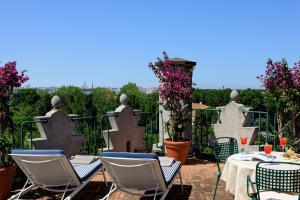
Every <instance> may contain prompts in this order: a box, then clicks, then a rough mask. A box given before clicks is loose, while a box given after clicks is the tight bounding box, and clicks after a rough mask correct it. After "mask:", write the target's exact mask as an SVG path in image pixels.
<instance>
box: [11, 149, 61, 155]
mask: <svg viewBox="0 0 300 200" xmlns="http://www.w3.org/2000/svg"><path fill="white" fill-rule="evenodd" d="M11 154H22V155H57V154H59V155H65V153H64V151H62V150H57V149H48V150H23V149H13V150H12V151H11Z"/></svg>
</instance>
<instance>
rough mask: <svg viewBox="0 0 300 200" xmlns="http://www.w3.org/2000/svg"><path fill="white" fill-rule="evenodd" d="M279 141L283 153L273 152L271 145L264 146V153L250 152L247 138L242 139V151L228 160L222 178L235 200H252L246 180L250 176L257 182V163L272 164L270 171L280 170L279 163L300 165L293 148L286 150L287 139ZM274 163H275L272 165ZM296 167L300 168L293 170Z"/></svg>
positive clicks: (298, 156)
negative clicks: (248, 193)
mask: <svg viewBox="0 0 300 200" xmlns="http://www.w3.org/2000/svg"><path fill="white" fill-rule="evenodd" d="M279 141H280V146H281V149H282V151H281V152H278V151H272V150H273V146H272V145H271V144H265V145H263V147H264V151H255V152H248V151H247V146H246V144H247V137H242V136H241V137H240V142H241V151H240V153H237V154H233V155H231V156H230V157H228V158H227V160H226V162H225V166H224V169H223V171H222V176H221V179H222V180H223V181H225V182H226V187H225V190H226V191H228V192H230V193H231V194H233V195H234V199H235V200H247V199H251V198H249V197H248V195H247V182H246V178H247V176H250V177H251V180H253V181H255V179H256V177H255V176H256V165H257V163H259V162H264V161H265V162H270V163H268V164H267V165H268V167H269V168H270V169H271V168H273V169H277V168H279V167H280V166H279V164H277V163H278V162H287V163H291V162H292V163H299V164H300V155H299V154H296V153H295V151H294V150H293V149H292V148H290V149H287V150H286V145H287V139H286V138H283V139H282V138H279ZM272 162H274V163H273V164H272ZM294 167H299V166H292V167H291V168H294ZM299 168H300V167H299ZM280 170H285V169H280ZM286 170H290V168H289V167H288V168H287V169H286ZM297 170H298V168H297ZM296 197H297V196H296ZM296 197H295V198H296ZM276 199H277V198H276ZM279 199H282V198H279ZM283 199H284V198H283Z"/></svg>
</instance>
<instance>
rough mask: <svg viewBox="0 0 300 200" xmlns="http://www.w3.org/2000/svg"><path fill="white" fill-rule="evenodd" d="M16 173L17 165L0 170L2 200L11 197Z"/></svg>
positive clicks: (0, 197)
mask: <svg viewBox="0 0 300 200" xmlns="http://www.w3.org/2000/svg"><path fill="white" fill-rule="evenodd" d="M15 171H16V165H13V166H10V167H6V168H0V200H5V199H7V198H8V197H9V194H10V190H11V184H12V179H13V175H14V173H15Z"/></svg>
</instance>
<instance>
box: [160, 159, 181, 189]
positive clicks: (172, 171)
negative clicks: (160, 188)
mask: <svg viewBox="0 0 300 200" xmlns="http://www.w3.org/2000/svg"><path fill="white" fill-rule="evenodd" d="M161 169H162V171H163V174H164V176H165V180H166V182H167V184H168V185H169V184H170V183H171V182H172V181H173V179H174V178H175V176H176V174H177V172H178V171H179V169H180V162H179V161H175V162H174V163H173V164H172V165H171V166H167V167H164V166H162V167H161Z"/></svg>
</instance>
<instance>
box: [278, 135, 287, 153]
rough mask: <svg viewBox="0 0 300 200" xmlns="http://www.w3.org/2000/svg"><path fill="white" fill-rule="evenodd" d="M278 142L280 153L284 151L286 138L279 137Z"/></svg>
mask: <svg viewBox="0 0 300 200" xmlns="http://www.w3.org/2000/svg"><path fill="white" fill-rule="evenodd" d="M279 142H280V146H281V148H282V151H284V149H285V146H286V143H287V137H280V138H279Z"/></svg>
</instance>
